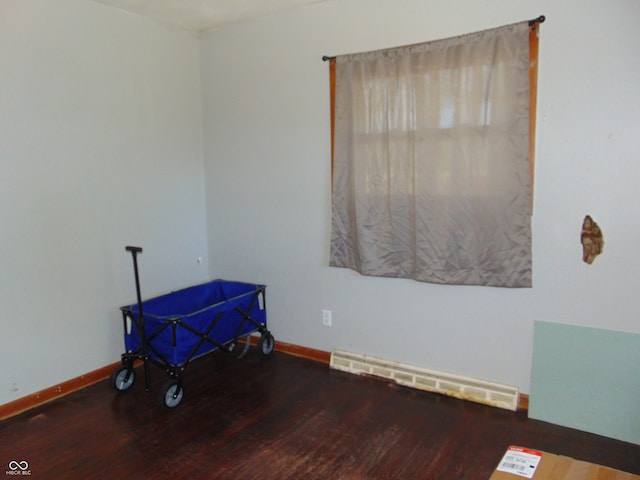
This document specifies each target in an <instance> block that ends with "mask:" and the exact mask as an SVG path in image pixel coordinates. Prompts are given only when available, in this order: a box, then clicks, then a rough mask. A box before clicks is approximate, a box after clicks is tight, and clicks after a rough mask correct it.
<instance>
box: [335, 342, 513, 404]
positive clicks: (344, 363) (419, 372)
mask: <svg viewBox="0 0 640 480" xmlns="http://www.w3.org/2000/svg"><path fill="white" fill-rule="evenodd" d="M329 365H330V367H331V368H333V369H335V370H340V371H343V372H349V373H355V374H357V375H372V376H375V377H381V378H385V379H389V380H392V381H394V382H395V383H397V384H398V385H402V386H405V387H411V388H415V389H418V390H425V391H428V392H435V393H441V394H443V395H448V396H451V397H456V398H461V399H464V400H470V401H473V402H477V403H482V404H485V405H490V406H492V407H498V408H504V409H506V410H512V411H515V410H517V408H518V397H519V394H520V391H519V389H518V388H516V387H511V386H509V385H502V384H498V383H493V382H487V381H485V380H478V379H475V378H467V377H462V376H459V375H451V374H449V373H443V372H436V371H433V370H427V369H424V368H420V367H416V366H413V365H407V364H404V363H399V362H394V361H391V360H383V359H380V358H375V357H371V356H369V355H361V354H359V353H352V352H345V351H342V350H334V351H333V352H331V360H330V363H329Z"/></svg>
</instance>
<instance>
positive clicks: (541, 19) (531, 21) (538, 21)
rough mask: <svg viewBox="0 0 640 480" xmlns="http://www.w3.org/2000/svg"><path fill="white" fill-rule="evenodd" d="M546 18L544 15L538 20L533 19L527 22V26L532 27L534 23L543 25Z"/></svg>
mask: <svg viewBox="0 0 640 480" xmlns="http://www.w3.org/2000/svg"><path fill="white" fill-rule="evenodd" d="M546 19H547V17H545V16H544V15H540V16H539V17H538V18H534V19H533V20H529V26H530V27H533V26H534V25H535V24H536V23H543V22H544V21H545V20H546Z"/></svg>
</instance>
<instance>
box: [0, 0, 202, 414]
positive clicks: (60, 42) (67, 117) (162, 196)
mask: <svg viewBox="0 0 640 480" xmlns="http://www.w3.org/2000/svg"><path fill="white" fill-rule="evenodd" d="M201 118H202V111H201V96H200V75H199V56H198V40H197V39H196V38H194V37H193V36H191V35H189V34H187V33H185V32H180V31H177V30H170V29H167V28H165V27H162V26H159V25H157V24H155V23H153V22H151V21H149V20H145V19H144V18H141V17H135V16H133V15H130V14H127V13H124V12H122V11H118V10H116V9H110V8H106V7H104V6H102V5H99V4H97V3H94V2H91V1H87V0H55V1H51V0H27V1H25V0H0V232H1V235H0V306H1V308H0V329H1V330H0V352H1V353H0V404H3V403H7V402H10V401H12V400H15V399H17V398H19V397H23V396H25V395H27V394H29V393H32V392H35V391H38V390H41V389H43V388H47V387H50V386H52V385H55V384H57V383H59V382H61V381H64V380H68V379H70V378H73V377H76V376H78V375H81V374H84V373H87V372H89V371H91V370H94V369H97V368H99V367H103V366H105V365H108V364H110V363H113V362H115V361H117V360H118V359H119V355H120V353H122V351H123V340H122V338H123V334H122V320H121V317H120V315H119V311H118V307H119V306H121V305H124V304H128V303H131V302H133V301H134V299H135V288H134V282H133V270H132V266H131V259H130V256H129V255H128V254H127V253H126V252H125V251H124V246H125V245H127V244H135V245H141V246H142V247H144V249H145V250H144V253H143V254H142V256H141V257H140V268H141V275H142V281H143V286H142V290H143V295H145V296H149V295H152V294H158V293H161V292H166V291H169V290H171V289H174V288H176V287H181V286H187V285H189V284H192V283H195V282H198V281H203V280H206V279H207V278H208V269H207V265H206V261H207V245H206V228H205V212H204V207H205V200H204V181H203V162H202V129H201ZM197 257H203V263H202V264H197V262H196V259H197Z"/></svg>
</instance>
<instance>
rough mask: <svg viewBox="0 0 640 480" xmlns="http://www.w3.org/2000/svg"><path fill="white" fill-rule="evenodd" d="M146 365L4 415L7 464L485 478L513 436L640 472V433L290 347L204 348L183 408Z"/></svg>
mask: <svg viewBox="0 0 640 480" xmlns="http://www.w3.org/2000/svg"><path fill="white" fill-rule="evenodd" d="M137 374H138V375H137V377H138V378H137V380H136V383H135V384H134V386H133V387H132V388H131V390H129V391H127V392H123V393H116V392H115V391H112V390H110V389H109V388H108V382H107V381H103V382H100V383H98V384H95V385H92V386H90V387H88V388H85V389H83V390H80V391H78V392H75V393H72V394H70V395H67V396H66V397H63V398H60V399H58V400H55V401H53V402H51V403H48V404H46V405H43V406H41V407H38V408H35V409H33V410H31V411H29V412H26V413H23V414H21V415H19V416H16V417H13V418H10V419H7V420H5V421H3V422H0V461H1V462H2V463H3V464H4V469H5V470H7V469H8V467H7V465H8V464H9V463H10V462H12V461H16V462H21V461H27V462H28V464H29V470H30V471H31V478H43V479H47V480H55V479H70V478H73V479H75V478H78V479H92V478H105V479H165V478H167V479H189V480H195V479H198V480H200V479H217V478H221V479H222V478H225V479H229V478H231V479H233V478H243V479H256V478H260V479H274V480H275V479H278V480H283V479H293V480H313V479H322V480H325V479H433V480H436V479H457V480H464V479H468V480H485V479H488V478H489V476H490V475H491V473H492V471H493V470H494V469H495V467H496V465H497V463H498V462H499V460H500V459H501V457H502V455H503V453H504V451H505V450H506V448H507V447H508V446H509V445H512V444H514V445H521V446H526V447H530V448H534V449H540V450H544V451H548V452H553V453H557V454H563V455H568V456H571V457H574V458H577V459H580V460H585V461H589V462H593V463H599V464H604V465H607V466H610V467H613V468H617V469H620V470H624V471H628V472H631V473H636V474H640V446H638V445H633V444H629V443H624V442H619V441H616V440H612V439H608V438H604V437H600V436H597V435H592V434H588V433H584V432H579V431H576V430H571V429H567V428H562V427H559V426H555V425H551V424H548V423H544V422H539V421H533V420H529V419H527V417H526V415H525V414H524V413H522V412H519V413H513V412H508V411H503V410H499V409H496V408H492V407H485V406H482V405H477V404H473V403H470V402H465V401H461V400H455V399H452V398H448V397H444V396H440V395H435V394H430V393H425V392H419V391H415V390H410V389H407V388H403V387H397V386H394V385H391V384H389V383H386V382H384V381H381V380H375V379H371V378H364V377H357V376H353V375H350V374H346V373H341V372H337V371H331V370H329V367H328V366H327V365H325V364H323V363H319V362H314V361H310V360H305V359H301V358H297V357H293V356H290V355H286V354H283V353H280V352H276V353H274V354H273V355H272V356H271V358H269V359H262V358H260V357H259V355H258V354H257V352H256V350H255V348H252V349H251V351H250V352H249V353H248V354H247V356H246V357H245V358H244V359H242V360H238V359H236V358H235V357H233V356H232V355H230V354H226V353H223V352H214V353H213V354H210V355H208V356H206V357H203V358H201V359H198V360H196V361H194V362H193V363H192V364H190V365H188V366H187V368H186V370H185V378H184V381H185V396H184V399H183V401H182V404H181V405H180V406H179V407H177V408H176V409H174V410H167V409H164V408H163V407H161V406H160V405H159V404H158V402H157V401H156V396H157V394H158V391H159V389H160V385H161V384H162V383H163V382H164V381H165V380H166V375H165V373H164V372H163V371H161V370H160V369H158V368H155V367H154V368H152V376H153V378H152V390H151V392H149V393H147V392H146V391H145V389H144V380H143V377H142V371H141V369H140V368H138V369H137ZM14 465H15V464H14ZM1 470H2V469H0V474H1V473H2V472H1ZM14 478H15V477H14Z"/></svg>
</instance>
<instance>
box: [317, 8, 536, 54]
mask: <svg viewBox="0 0 640 480" xmlns="http://www.w3.org/2000/svg"><path fill="white" fill-rule="evenodd" d="M546 19H547V17H545V16H544V15H540V16H539V17H538V18H534V19H533V20H529V26H530V27H533V26H534V25H535V24H536V23H542V22H544V21H545V20H546ZM334 58H336V57H335V56H333V57H329V56H327V55H323V56H322V61H323V62H326V61H327V60H333V59H334Z"/></svg>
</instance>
